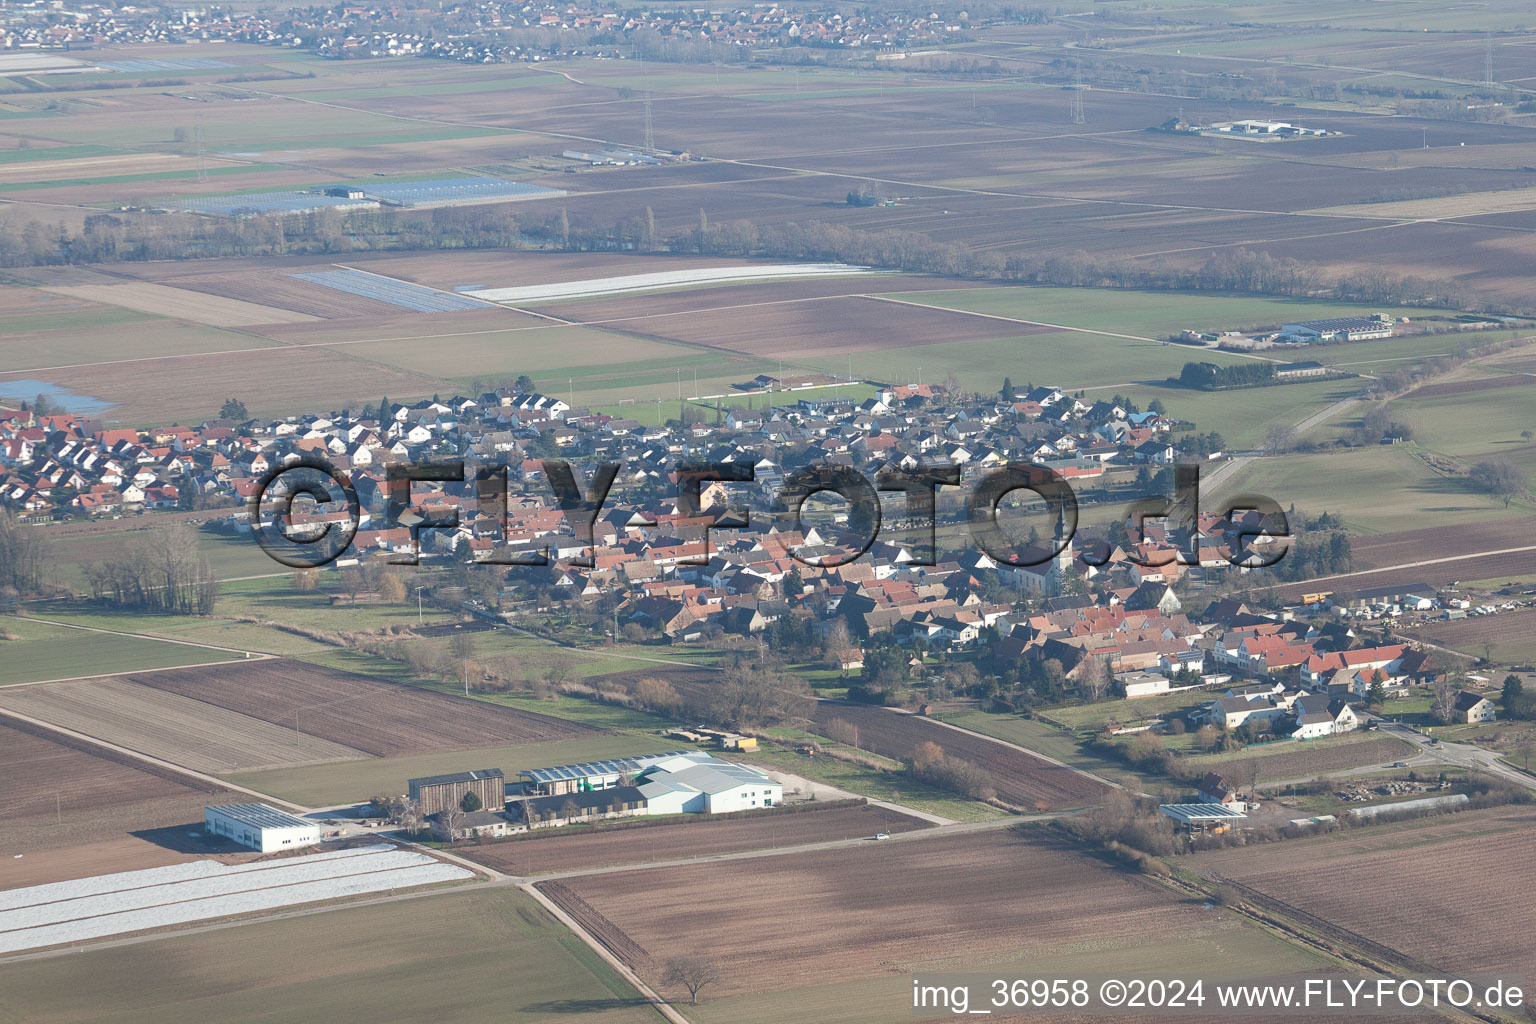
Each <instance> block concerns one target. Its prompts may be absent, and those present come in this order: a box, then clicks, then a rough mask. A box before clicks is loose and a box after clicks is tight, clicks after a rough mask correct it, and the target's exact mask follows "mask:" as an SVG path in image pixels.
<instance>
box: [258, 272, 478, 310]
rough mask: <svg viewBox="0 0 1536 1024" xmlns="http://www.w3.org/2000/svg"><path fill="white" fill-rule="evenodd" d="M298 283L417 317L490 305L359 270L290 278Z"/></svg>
mask: <svg viewBox="0 0 1536 1024" xmlns="http://www.w3.org/2000/svg"><path fill="white" fill-rule="evenodd" d="M288 276H289V277H296V278H298V279H299V280H301V281H310V282H312V283H314V284H318V285H323V286H324V287H326V288H334V289H336V290H337V291H339V292H346V293H347V294H349V295H361V296H362V297H363V298H365V299H377V300H378V301H379V302H387V303H388V304H389V305H391V306H398V307H400V308H401V309H409V310H412V311H413V312H416V313H454V312H458V311H459V310H464V309H481V308H483V307H485V306H489V305H492V303H489V302H481V301H480V300H479V299H471V298H469V297H468V296H464V295H453V294H450V293H448V292H440V291H437V290H436V289H434V288H425V287H423V286H421V285H419V284H410V283H409V282H406V281H397V280H395V279H394V278H392V277H380V276H379V275H378V274H368V273H364V272H363V271H361V270H321V271H316V272H314V273H309V274H289V275H288Z"/></svg>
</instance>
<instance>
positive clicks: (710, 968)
mask: <svg viewBox="0 0 1536 1024" xmlns="http://www.w3.org/2000/svg"><path fill="white" fill-rule="evenodd" d="M719 980H720V965H719V964H718V963H716V962H715V961H714V960H712V959H710V958H709V957H707V956H674V957H670V958H668V960H667V973H666V974H664V975H662V978H661V983H662V984H663V985H681V986H683V987H684V988H686V989H687V990H688V1001H689V1003H690V1004H692V1005H694V1006H697V1005H698V1004H699V990H700V989H702V988H703V987H704V986H705V985H709V984H712V983H714V982H717V981H719Z"/></svg>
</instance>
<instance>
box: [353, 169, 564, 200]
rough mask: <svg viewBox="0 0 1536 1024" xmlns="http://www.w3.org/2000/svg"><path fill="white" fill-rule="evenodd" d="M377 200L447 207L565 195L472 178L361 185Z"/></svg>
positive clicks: (513, 183)
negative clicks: (455, 204) (456, 204)
mask: <svg viewBox="0 0 1536 1024" xmlns="http://www.w3.org/2000/svg"><path fill="white" fill-rule="evenodd" d="M360 187H361V188H362V189H363V191H365V192H367V193H368V195H370V196H373V197H374V198H376V199H381V200H383V201H385V202H388V203H399V204H400V205H401V206H447V205H451V204H454V203H484V202H492V201H496V200H509V199H541V198H547V197H549V196H563V195H565V193H564V192H563V191H561V190H560V189H557V188H544V187H542V186H539V185H525V184H523V183H522V182H520V181H505V180H503V179H501V178H486V177H481V176H472V177H464V178H431V179H428V180H426V181H402V182H395V183H392V184H373V183H371V182H370V183H368V184H366V185H362V186H360Z"/></svg>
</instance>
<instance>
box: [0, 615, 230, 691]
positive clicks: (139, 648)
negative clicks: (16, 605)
mask: <svg viewBox="0 0 1536 1024" xmlns="http://www.w3.org/2000/svg"><path fill="white" fill-rule="evenodd" d="M0 631H4V632H5V633H8V634H10V635H13V636H15V637H16V638H17V639H14V640H0V685H5V684H9V683H29V682H35V681H38V680H42V679H70V678H74V677H77V676H94V675H104V674H106V673H109V672H133V671H142V670H144V669H153V668H173V667H176V666H178V665H206V664H208V663H210V662H216V661H228V660H230V659H231V658H233V657H237V655H231V654H227V653H225V652H223V651H211V650H208V649H207V648H206V647H188V646H187V645H185V644H174V643H165V642H163V641H160V640H150V639H145V638H142V637H133V636H119V635H118V634H115V633H95V632H89V631H86V630H79V629H70V628H69V627H67V626H56V625H53V624H51V623H47V622H36V621H31V620H28V619H23V618H17V617H15V616H10V615H7V616H3V617H0Z"/></svg>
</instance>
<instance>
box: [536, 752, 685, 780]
mask: <svg viewBox="0 0 1536 1024" xmlns="http://www.w3.org/2000/svg"><path fill="white" fill-rule="evenodd" d="M691 753H693V751H691V750H676V751H673V752H672V753H670V754H647V755H645V756H643V757H616V758H613V759H612V760H608V761H583V762H582V763H581V764H563V765H560V766H558V767H555V768H529V769H527V770H525V771H524V772H523V775H524V776H526V777H527V778H529V779H532V780H533V781H534V782H539V783H544V782H570V781H573V780H576V779H590V778H592V777H594V776H597V775H623V774H625V773H626V772H632V771H635V770H636V769H638V768H644V767H645V766H647V765H651V764H655V763H656V762H658V761H663V760H665V759H666V758H669V757H680V756H682V755H684V754H691Z"/></svg>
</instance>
